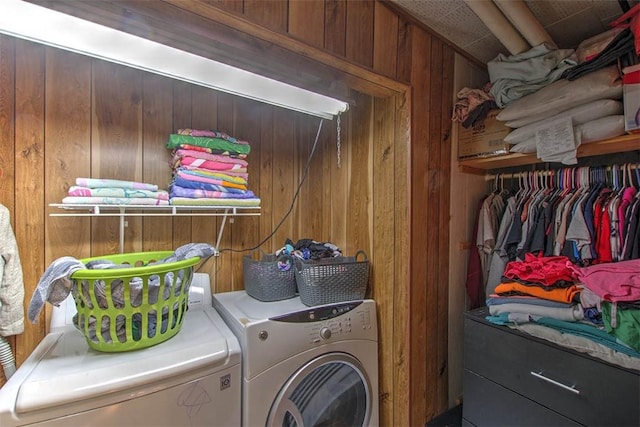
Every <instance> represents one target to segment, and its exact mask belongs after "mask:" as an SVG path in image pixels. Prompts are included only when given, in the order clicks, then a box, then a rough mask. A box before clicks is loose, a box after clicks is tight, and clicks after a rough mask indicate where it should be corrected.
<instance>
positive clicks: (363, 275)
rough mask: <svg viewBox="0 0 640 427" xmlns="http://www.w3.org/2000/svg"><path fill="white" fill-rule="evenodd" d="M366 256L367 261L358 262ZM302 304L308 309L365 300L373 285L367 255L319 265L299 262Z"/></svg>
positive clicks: (323, 261)
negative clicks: (370, 279) (369, 285)
mask: <svg viewBox="0 0 640 427" xmlns="http://www.w3.org/2000/svg"><path fill="white" fill-rule="evenodd" d="M360 254H362V255H363V257H364V260H363V261H358V260H357V258H358V255H360ZM295 266H296V268H295V276H296V284H297V286H298V293H299V294H300V300H301V301H302V303H303V304H305V305H307V306H314V305H321V304H331V303H335V302H342V301H354V300H361V299H364V297H365V294H366V293H367V285H368V283H369V259H368V258H367V254H366V253H365V252H364V251H358V252H356V255H355V256H354V257H336V258H326V259H322V260H317V261H302V260H299V259H296V260H295Z"/></svg>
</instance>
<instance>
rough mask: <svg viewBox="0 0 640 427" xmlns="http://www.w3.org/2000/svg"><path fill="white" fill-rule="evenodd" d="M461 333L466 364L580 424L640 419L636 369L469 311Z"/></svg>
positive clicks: (629, 422)
mask: <svg viewBox="0 0 640 427" xmlns="http://www.w3.org/2000/svg"><path fill="white" fill-rule="evenodd" d="M464 333H465V350H464V351H465V355H464V365H465V369H467V370H469V371H472V372H475V373H476V374H478V375H480V376H483V377H485V378H488V379H490V380H491V381H493V382H495V383H497V384H499V385H501V386H503V387H505V388H507V389H510V390H512V391H513V392H515V393H517V394H520V395H522V396H524V397H526V398H528V399H530V400H533V401H535V402H538V403H539V404H541V405H543V406H545V407H547V408H549V409H551V410H553V411H555V412H557V413H560V414H563V415H565V416H567V417H568V418H571V419H573V420H576V421H578V422H579V423H581V424H585V425H593V426H637V425H640V377H639V376H638V373H636V372H632V371H629V370H626V369H622V368H617V367H614V366H612V365H609V364H607V363H605V362H600V361H598V360H596V359H593V358H591V357H588V356H585V355H581V354H577V353H575V352H573V351H570V350H567V349H563V348H562V347H560V346H558V345H555V344H553V343H547V342H545V341H543V340H539V339H535V338H533V337H529V336H526V335H525V334H522V333H519V332H516V331H513V330H511V329H509V328H507V327H505V326H497V325H492V324H489V323H487V322H483V321H480V320H476V319H473V318H472V317H471V316H470V315H467V316H465V331H464ZM465 393H466V390H465ZM465 403H467V402H465ZM470 421H472V422H473V420H470Z"/></svg>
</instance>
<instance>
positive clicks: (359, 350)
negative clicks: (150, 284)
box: [213, 291, 379, 427]
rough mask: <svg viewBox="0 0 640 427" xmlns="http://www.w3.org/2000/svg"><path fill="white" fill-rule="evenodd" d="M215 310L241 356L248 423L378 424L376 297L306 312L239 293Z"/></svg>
mask: <svg viewBox="0 0 640 427" xmlns="http://www.w3.org/2000/svg"><path fill="white" fill-rule="evenodd" d="M213 305H214V307H215V308H216V309H217V310H218V312H219V313H220V315H221V316H222V318H223V319H224V320H225V321H226V322H227V325H229V327H230V328H231V330H232V331H233V332H234V333H235V334H236V336H237V338H238V340H239V341H240V346H241V348H242V352H243V353H242V354H243V362H242V377H243V378H242V425H243V426H247V427H249V426H250V427H253V426H265V425H266V426H291V427H293V426H296V427H315V426H329V425H336V426H338V425H339V426H375V425H378V419H379V417H378V337H377V335H378V331H377V320H376V308H375V302H374V301H373V300H360V301H349V302H341V303H336V304H328V305H321V306H315V307H307V306H305V305H304V304H303V303H302V302H301V301H300V298H298V297H296V298H291V299H287V300H282V301H275V302H261V301H258V300H256V299H254V298H252V297H250V296H249V295H248V294H247V293H246V292H245V291H237V292H226V293H221V294H214V296H213Z"/></svg>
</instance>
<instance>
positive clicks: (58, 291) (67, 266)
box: [27, 243, 214, 337]
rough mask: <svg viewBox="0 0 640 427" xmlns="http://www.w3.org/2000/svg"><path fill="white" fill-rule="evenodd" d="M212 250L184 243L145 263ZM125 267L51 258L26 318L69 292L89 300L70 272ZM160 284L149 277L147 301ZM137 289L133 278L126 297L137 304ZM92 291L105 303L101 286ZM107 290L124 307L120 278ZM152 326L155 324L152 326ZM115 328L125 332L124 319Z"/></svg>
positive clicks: (35, 315) (154, 296) (154, 297)
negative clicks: (75, 283)
mask: <svg viewBox="0 0 640 427" xmlns="http://www.w3.org/2000/svg"><path fill="white" fill-rule="evenodd" d="M213 253H214V248H213V247H212V246H211V245H209V244H206V243H188V244H186V245H183V246H181V247H179V248H178V249H176V250H175V252H174V253H173V254H171V255H170V256H168V257H166V258H164V259H161V260H158V261H155V262H153V263H150V264H149V265H156V264H164V263H170V262H176V261H182V260H186V259H189V258H193V257H200V258H201V259H205V258H208V257H209V256H211V255H213ZM127 267H130V266H128V265H126V266H125V265H116V264H114V263H113V262H111V261H109V260H94V261H92V262H89V263H87V265H85V264H83V263H82V262H81V261H80V260H78V259H76V258H73V257H70V256H65V257H61V258H58V259H56V260H55V261H53V262H52V263H51V265H50V266H49V267H47V269H46V270H45V272H44V273H43V275H42V277H41V278H40V281H39V282H38V285H37V286H36V289H35V291H34V293H33V295H32V297H31V301H30V303H29V307H28V309H27V317H28V318H29V320H30V321H31V323H36V322H37V320H38V316H39V315H40V312H41V311H42V308H43V307H44V304H45V302H49V303H50V304H53V305H55V306H56V307H58V306H60V303H62V302H63V301H64V300H65V299H66V298H67V297H68V296H69V294H70V293H71V292H84V293H85V296H87V300H90V298H88V295H87V294H86V292H87V290H86V289H83V290H78V289H75V288H74V286H73V283H74V282H73V280H72V279H71V275H72V274H73V273H74V272H76V271H78V270H81V269H113V268H127ZM172 280H173V275H172V273H168V274H167V275H165V282H171V281H172ZM181 280H182V278H181V277H178V278H177V281H176V283H178V286H180V284H179V283H180V282H181ZM160 285H161V283H160V280H159V277H158V276H155V280H154V277H153V276H152V277H151V278H150V280H149V301H150V302H155V301H157V298H158V291H159V288H160ZM169 288H170V286H165V293H166V292H169V291H170V290H169ZM141 291H142V280H136V279H134V280H132V281H131V282H130V298H131V301H132V302H133V304H134V305H135V304H136V303H137V304H138V305H139V304H140V302H141V301H142V295H141ZM95 293H96V298H97V301H98V303H99V304H102V303H103V304H104V306H107V302H106V300H105V298H106V292H105V289H104V287H101V286H96V287H95ZM111 293H112V297H113V302H114V305H115V307H116V308H118V306H120V308H121V307H123V306H124V300H123V295H124V286H123V282H122V281H120V283H112V289H111ZM165 298H166V295H165ZM167 316H168V313H163V315H162V317H163V321H165V322H166V318H167ZM76 317H77V316H76ZM76 317H74V325H75V326H76V327H80V326H82V325H78V324H77V319H76ZM104 320H107V319H103V323H104ZM133 320H134V322H135V320H136V319H135V316H134V318H133ZM138 320H139V322H140V323H141V320H142V319H141V318H139V319H138ZM150 320H151V319H150ZM154 321H155V319H154ZM107 322H108V320H107ZM93 323H94V324H90V329H91V331H92V332H94V333H95V321H94V322H93ZM150 323H151V322H150ZM101 326H103V327H102V328H101V329H103V333H104V326H105V325H104V324H103V325H101ZM153 326H154V327H155V325H153ZM116 328H117V333H118V337H121V335H122V334H124V333H125V330H124V320H122V321H116ZM106 329H107V332H108V329H109V328H108V324H107V328H106ZM149 330H152V326H151V325H150V327H149ZM138 333H139V332H138ZM134 335H135V334H134Z"/></svg>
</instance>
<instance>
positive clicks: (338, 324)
mask: <svg viewBox="0 0 640 427" xmlns="http://www.w3.org/2000/svg"><path fill="white" fill-rule="evenodd" d="M269 320H271V321H275V322H282V323H284V324H297V325H299V326H298V328H299V329H297V331H299V332H298V334H300V335H299V337H300V338H302V337H303V336H306V341H307V342H308V343H311V344H319V343H322V342H327V341H329V340H331V341H333V340H340V339H345V338H346V337H347V336H352V335H354V334H355V335H360V333H361V332H364V331H368V330H371V327H372V319H371V312H370V310H367V309H365V306H364V305H363V301H349V302H341V303H335V304H330V305H322V306H316V307H309V308H308V309H306V310H300V311H296V312H293V313H287V314H283V315H280V316H274V317H271V318H269ZM373 321H375V319H373ZM354 328H355V329H354ZM303 331H304V332H303Z"/></svg>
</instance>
